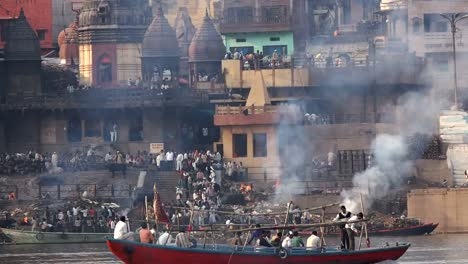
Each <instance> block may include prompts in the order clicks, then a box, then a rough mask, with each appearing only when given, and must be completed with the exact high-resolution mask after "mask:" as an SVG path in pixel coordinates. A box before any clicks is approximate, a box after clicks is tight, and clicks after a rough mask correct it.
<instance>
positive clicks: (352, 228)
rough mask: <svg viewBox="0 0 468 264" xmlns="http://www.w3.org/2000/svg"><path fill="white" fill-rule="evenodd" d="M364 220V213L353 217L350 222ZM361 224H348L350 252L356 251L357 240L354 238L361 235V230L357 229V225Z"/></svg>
mask: <svg viewBox="0 0 468 264" xmlns="http://www.w3.org/2000/svg"><path fill="white" fill-rule="evenodd" d="M362 218H364V215H363V214H362V213H358V214H357V215H353V216H352V217H351V218H349V220H348V221H350V222H351V221H358V220H362ZM359 224H360V223H348V224H346V232H347V233H348V237H349V250H354V249H355V239H354V237H355V236H356V235H357V234H359V230H358V229H357V225H359Z"/></svg>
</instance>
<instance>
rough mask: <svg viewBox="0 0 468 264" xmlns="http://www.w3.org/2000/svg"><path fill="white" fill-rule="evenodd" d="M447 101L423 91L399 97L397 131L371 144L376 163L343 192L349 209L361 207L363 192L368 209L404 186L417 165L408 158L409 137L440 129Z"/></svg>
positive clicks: (365, 206)
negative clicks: (439, 122)
mask: <svg viewBox="0 0 468 264" xmlns="http://www.w3.org/2000/svg"><path fill="white" fill-rule="evenodd" d="M447 105H448V102H446V101H444V100H440V99H439V98H434V97H433V96H431V95H430V94H426V93H422V92H411V93H407V94H404V95H402V96H401V97H400V98H399V99H398V104H397V109H398V110H397V112H396V115H397V117H396V123H395V125H396V126H397V128H398V129H397V130H396V131H397V133H396V134H394V135H390V134H384V133H383V134H378V135H377V136H376V138H375V140H374V141H373V143H372V146H371V149H372V152H373V155H374V159H373V164H372V166H370V167H369V168H368V169H367V170H365V171H364V172H361V173H357V174H356V175H354V177H353V188H351V189H350V190H345V191H343V192H342V193H341V196H342V199H343V204H344V205H346V207H347V208H348V210H350V211H351V212H354V213H356V212H359V211H361V204H360V195H362V197H363V203H364V209H367V208H370V207H371V206H372V204H373V202H374V201H376V200H377V199H381V198H383V197H385V196H387V195H388V194H389V192H390V191H392V190H397V189H398V188H399V187H400V186H401V184H402V183H403V181H404V180H405V178H407V177H408V176H410V173H411V170H412V167H413V163H412V162H411V161H410V160H408V156H409V149H408V142H407V139H408V137H411V136H413V135H415V134H425V135H433V134H434V133H436V129H437V119H438V115H439V113H440V111H441V110H442V109H444V108H445V107H447Z"/></svg>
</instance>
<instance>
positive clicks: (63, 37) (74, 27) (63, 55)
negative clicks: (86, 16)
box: [57, 18, 80, 68]
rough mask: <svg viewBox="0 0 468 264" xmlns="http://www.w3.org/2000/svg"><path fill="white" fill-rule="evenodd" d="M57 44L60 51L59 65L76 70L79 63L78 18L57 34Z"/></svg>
mask: <svg viewBox="0 0 468 264" xmlns="http://www.w3.org/2000/svg"><path fill="white" fill-rule="evenodd" d="M57 42H58V45H59V49H60V51H59V58H60V64H63V65H66V66H68V67H70V68H76V67H77V66H78V65H79V62H80V59H79V49H78V18H77V19H76V20H75V21H74V22H72V23H71V24H70V25H69V26H68V27H67V28H66V29H64V30H62V31H61V32H60V33H59V35H58V38H57Z"/></svg>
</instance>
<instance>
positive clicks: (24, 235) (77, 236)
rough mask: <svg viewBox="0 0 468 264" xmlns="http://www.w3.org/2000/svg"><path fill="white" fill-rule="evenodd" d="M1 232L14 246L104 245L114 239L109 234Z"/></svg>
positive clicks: (5, 230)
mask: <svg viewBox="0 0 468 264" xmlns="http://www.w3.org/2000/svg"><path fill="white" fill-rule="evenodd" d="M1 231H2V232H3V233H4V234H5V235H6V236H8V237H9V238H10V239H11V240H13V243H14V244H64V243H70V244H72V243H73V244H75V243H104V242H106V240H107V239H108V238H110V237H112V234H108V233H59V232H32V231H23V230H14V229H6V228H2V229H1Z"/></svg>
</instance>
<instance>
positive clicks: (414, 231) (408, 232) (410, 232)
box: [369, 223, 439, 236]
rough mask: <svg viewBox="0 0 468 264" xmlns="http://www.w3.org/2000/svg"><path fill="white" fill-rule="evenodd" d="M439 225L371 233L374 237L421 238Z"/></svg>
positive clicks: (431, 224) (430, 224)
mask: <svg viewBox="0 0 468 264" xmlns="http://www.w3.org/2000/svg"><path fill="white" fill-rule="evenodd" d="M438 225H439V224H438V223H437V224H433V223H429V224H424V225H417V226H410V227H404V228H393V229H383V230H375V231H374V230H373V231H369V235H372V236H421V235H426V234H430V233H432V232H433V231H434V230H435V229H436V228H437V226H438Z"/></svg>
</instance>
